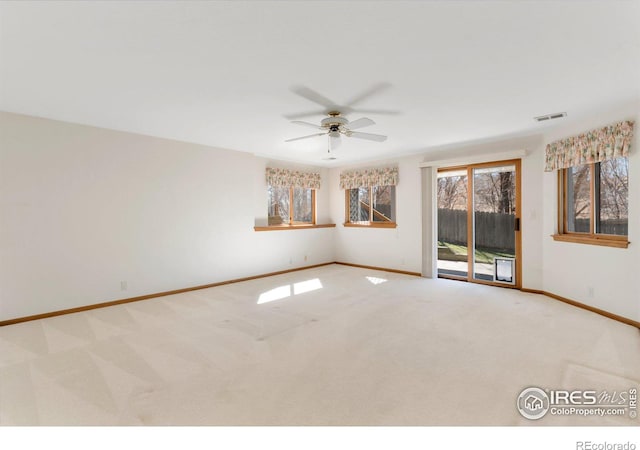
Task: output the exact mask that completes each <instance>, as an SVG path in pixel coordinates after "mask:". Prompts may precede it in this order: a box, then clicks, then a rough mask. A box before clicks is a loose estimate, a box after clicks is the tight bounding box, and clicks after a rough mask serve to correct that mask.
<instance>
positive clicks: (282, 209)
mask: <svg viewBox="0 0 640 450" xmlns="http://www.w3.org/2000/svg"><path fill="white" fill-rule="evenodd" d="M268 194H269V212H268V213H269V222H268V223H269V225H270V226H273V225H305V224H306V225H313V224H315V223H316V206H315V203H316V190H315V189H311V188H300V187H278V186H269V188H268Z"/></svg>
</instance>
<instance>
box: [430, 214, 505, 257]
mask: <svg viewBox="0 0 640 450" xmlns="http://www.w3.org/2000/svg"><path fill="white" fill-rule="evenodd" d="M475 227H476V247H478V248H487V249H514V248H515V236H514V233H513V230H514V227H515V216H514V215H513V214H502V213H492V212H476V214H475ZM438 240H439V241H444V242H449V243H452V244H458V245H465V246H466V245H467V211H463V210H459V209H438Z"/></svg>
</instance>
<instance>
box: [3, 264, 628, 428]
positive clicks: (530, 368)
mask: <svg viewBox="0 0 640 450" xmlns="http://www.w3.org/2000/svg"><path fill="white" fill-rule="evenodd" d="M629 383H632V384H634V385H635V386H636V387H637V385H639V384H640V331H639V330H638V329H636V328H633V327H631V326H627V325H624V324H621V323H618V322H615V321H613V320H610V319H607V318H604V317H602V316H599V315H597V314H593V313H590V312H587V311H584V310H581V309H578V308H575V307H572V306H569V305H566V304H563V303H561V302H558V301H555V300H552V299H549V298H546V297H543V296H540V295H534V294H525V293H521V292H518V291H513V290H510V289H501V288H493V287H488V286H481V285H474V284H469V283H462V282H455V281H447V280H427V279H422V278H417V277H411V276H405V275H398V274H392V273H387V272H380V271H374V270H366V269H359V268H352V267H346V266H339V265H330V266H324V267H321V268H316V269H309V270H305V271H299V272H293V273H290V274H285V275H280V276H275V277H270V278H263V279H258V280H253V281H248V282H243V283H237V284H232V285H227V286H221V287H217V288H211V289H205V290H200V291H193V292H190V293H185V294H179V295H174V296H169V297H163V298H158V299H153V300H147V301H142V302H137V303H131V304H127V305H121V306H115V307H110V308H103V309H97V310H92V311H88V312H84V313H78V314H72V315H67V316H60V317H55V318H50V319H45V320H39V321H33V322H28V323H23V324H17V325H11V326H6V327H2V328H0V424H2V425H23V424H24V425H85V424H87V425H89V424H90V425H534V424H535V425H574V424H575V425H578V424H580V425H600V424H601V425H638V424H639V423H640V422H638V420H637V419H636V420H632V419H630V418H629V417H628V416H625V417H607V418H606V419H603V418H597V417H589V418H582V417H566V416H565V417H552V416H546V417H544V418H543V419H541V420H538V421H535V422H533V421H529V420H527V419H524V418H522V417H521V416H520V415H519V413H518V411H517V409H516V399H517V397H518V394H519V393H520V391H522V389H523V388H526V387H529V386H539V387H542V388H548V389H596V390H607V389H609V390H613V389H620V388H625V387H626V388H630V387H632V386H627V384H629Z"/></svg>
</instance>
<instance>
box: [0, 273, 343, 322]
mask: <svg viewBox="0 0 640 450" xmlns="http://www.w3.org/2000/svg"><path fill="white" fill-rule="evenodd" d="M331 264H333V262H328V263H322V264H314V265H312V266H304V267H297V268H295V269H287V270H279V271H277V272H269V273H263V274H260V275H253V276H250V277H243V278H235V279H232V280H226V281H219V282H217V283H210V284H203V285H201V286H193V287H188V288H183V289H175V290H173V291H165V292H158V293H155V294H147V295H140V296H138V297H130V298H124V299H121V300H112V301H109V302H102V303H94V304H92V305H86V306H78V307H77V308H69V309H62V310H59V311H51V312H47V313H43V314H36V315H33V316H27V317H18V318H15V319H9V320H3V321H0V327H3V326H6V325H13V324H16V323H21V322H29V321H31V320H38V319H46V318H47V317H55V316H62V315H64V314H73V313H77V312H82V311H89V310H92V309H98V308H106V307H108V306H115V305H122V304H125V303H133V302H139V301H141V300H149V299H151V298H157V297H166V296H167V295H174V294H182V293H184V292H190V291H197V290H199V289H207V288H212V287H217V286H224V285H225V284H232V283H240V282H242V281H250V280H256V279H258V278H266V277H272V276H274V275H282V274H285V273H290V272H297V271H299V270H306V269H313V268H316V267H322V266H328V265H331Z"/></svg>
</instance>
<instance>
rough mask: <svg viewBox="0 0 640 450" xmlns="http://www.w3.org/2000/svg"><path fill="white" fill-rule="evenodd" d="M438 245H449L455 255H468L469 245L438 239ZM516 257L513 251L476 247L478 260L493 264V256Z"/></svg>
mask: <svg viewBox="0 0 640 450" xmlns="http://www.w3.org/2000/svg"><path fill="white" fill-rule="evenodd" d="M438 247H447V248H449V250H451V252H452V253H453V254H455V255H467V247H466V246H465V245H457V244H452V243H450V242H443V241H438ZM496 257H497V258H514V257H515V255H514V254H512V253H508V252H504V251H500V250H495V249H486V248H477V249H476V262H478V263H487V264H493V258H496Z"/></svg>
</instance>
